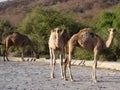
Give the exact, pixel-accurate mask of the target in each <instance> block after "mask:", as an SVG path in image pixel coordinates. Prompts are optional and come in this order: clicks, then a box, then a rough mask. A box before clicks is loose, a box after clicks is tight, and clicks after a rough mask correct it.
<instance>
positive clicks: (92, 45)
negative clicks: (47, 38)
mask: <svg viewBox="0 0 120 90" xmlns="http://www.w3.org/2000/svg"><path fill="white" fill-rule="evenodd" d="M115 31H116V30H115V29H114V28H110V29H109V32H110V34H109V37H108V40H107V41H104V40H103V39H102V38H101V37H100V36H98V35H97V34H95V33H94V32H92V31H91V29H90V28H85V29H83V30H80V31H79V32H78V33H77V34H74V35H73V36H72V37H71V38H70V40H69V42H68V47H69V54H68V55H67V57H66V59H65V63H64V80H66V67H67V64H68V71H69V75H70V79H71V81H73V77H72V73H71V59H72V55H73V54H74V51H75V47H76V46H78V47H80V48H83V49H86V50H88V51H93V52H94V64H93V76H92V77H93V81H94V82H97V77H96V68H97V60H98V54H99V51H100V50H102V49H104V48H109V47H110V46H111V44H112V42H113V39H114V34H115Z"/></svg>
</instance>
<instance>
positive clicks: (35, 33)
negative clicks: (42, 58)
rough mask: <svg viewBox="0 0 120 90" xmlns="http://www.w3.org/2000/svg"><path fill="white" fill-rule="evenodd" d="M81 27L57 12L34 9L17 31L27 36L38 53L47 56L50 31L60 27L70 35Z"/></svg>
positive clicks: (46, 9)
mask: <svg viewBox="0 0 120 90" xmlns="http://www.w3.org/2000/svg"><path fill="white" fill-rule="evenodd" d="M83 26H84V25H82V24H79V23H76V22H74V20H73V19H72V18H71V17H69V16H67V15H64V14H62V13H61V12H60V11H59V10H54V9H48V8H40V7H36V8H34V9H33V10H32V12H31V13H30V14H29V15H27V17H26V18H25V19H24V20H23V22H22V24H21V26H20V27H19V28H18V30H17V31H19V32H21V33H23V34H26V35H27V36H29V37H30V39H31V40H32V41H33V42H34V45H35V46H36V48H37V50H38V51H39V52H40V53H42V54H46V53H47V54H48V53H49V50H48V38H49V35H50V30H51V29H53V28H56V27H61V28H63V29H67V30H69V32H70V34H71V35H72V34H73V33H75V32H78V31H79V29H80V28H82V27H83Z"/></svg>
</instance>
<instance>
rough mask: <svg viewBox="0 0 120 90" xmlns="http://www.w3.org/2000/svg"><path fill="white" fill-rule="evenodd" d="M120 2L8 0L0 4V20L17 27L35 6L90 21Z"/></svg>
mask: <svg viewBox="0 0 120 90" xmlns="http://www.w3.org/2000/svg"><path fill="white" fill-rule="evenodd" d="M118 3H120V0H12V1H11V0H8V1H7V2H1V3H0V19H3V18H7V19H9V20H10V21H11V22H12V23H13V24H15V25H18V24H19V23H20V22H21V21H22V20H23V19H24V18H25V16H26V15H27V14H28V13H30V12H31V10H32V8H34V7H36V6H41V7H50V8H56V7H57V8H59V9H60V10H61V12H63V13H68V12H72V13H74V15H75V20H76V21H82V20H86V19H88V20H90V19H93V18H94V17H96V16H97V15H98V14H99V13H100V12H101V11H103V10H111V9H113V8H114V6H116V5H117V4H118Z"/></svg>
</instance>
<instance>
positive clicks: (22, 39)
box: [3, 32, 39, 61]
mask: <svg viewBox="0 0 120 90" xmlns="http://www.w3.org/2000/svg"><path fill="white" fill-rule="evenodd" d="M4 44H5V45H4V51H3V60H4V61H6V60H7V61H9V59H8V49H9V48H10V47H11V46H15V47H21V48H22V54H21V58H22V60H23V61H25V59H24V50H25V48H26V46H30V48H31V49H32V51H33V53H34V55H35V57H36V58H37V59H38V58H39V55H38V54H37V52H36V51H35V48H34V46H33V43H32V42H31V40H30V39H29V38H28V37H27V36H25V35H23V34H20V33H18V32H14V33H13V34H10V35H8V36H7V37H6V38H5V40H4ZM5 58H6V59H5ZM34 60H35V59H34Z"/></svg>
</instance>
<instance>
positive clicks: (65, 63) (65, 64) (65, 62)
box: [64, 55, 68, 80]
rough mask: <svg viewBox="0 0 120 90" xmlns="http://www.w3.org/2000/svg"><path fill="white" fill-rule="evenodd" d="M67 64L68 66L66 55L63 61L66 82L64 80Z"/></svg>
mask: <svg viewBox="0 0 120 90" xmlns="http://www.w3.org/2000/svg"><path fill="white" fill-rule="evenodd" d="M67 64H68V56H67V55H66V57H65V61H64V80H67V79H66V68H67Z"/></svg>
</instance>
